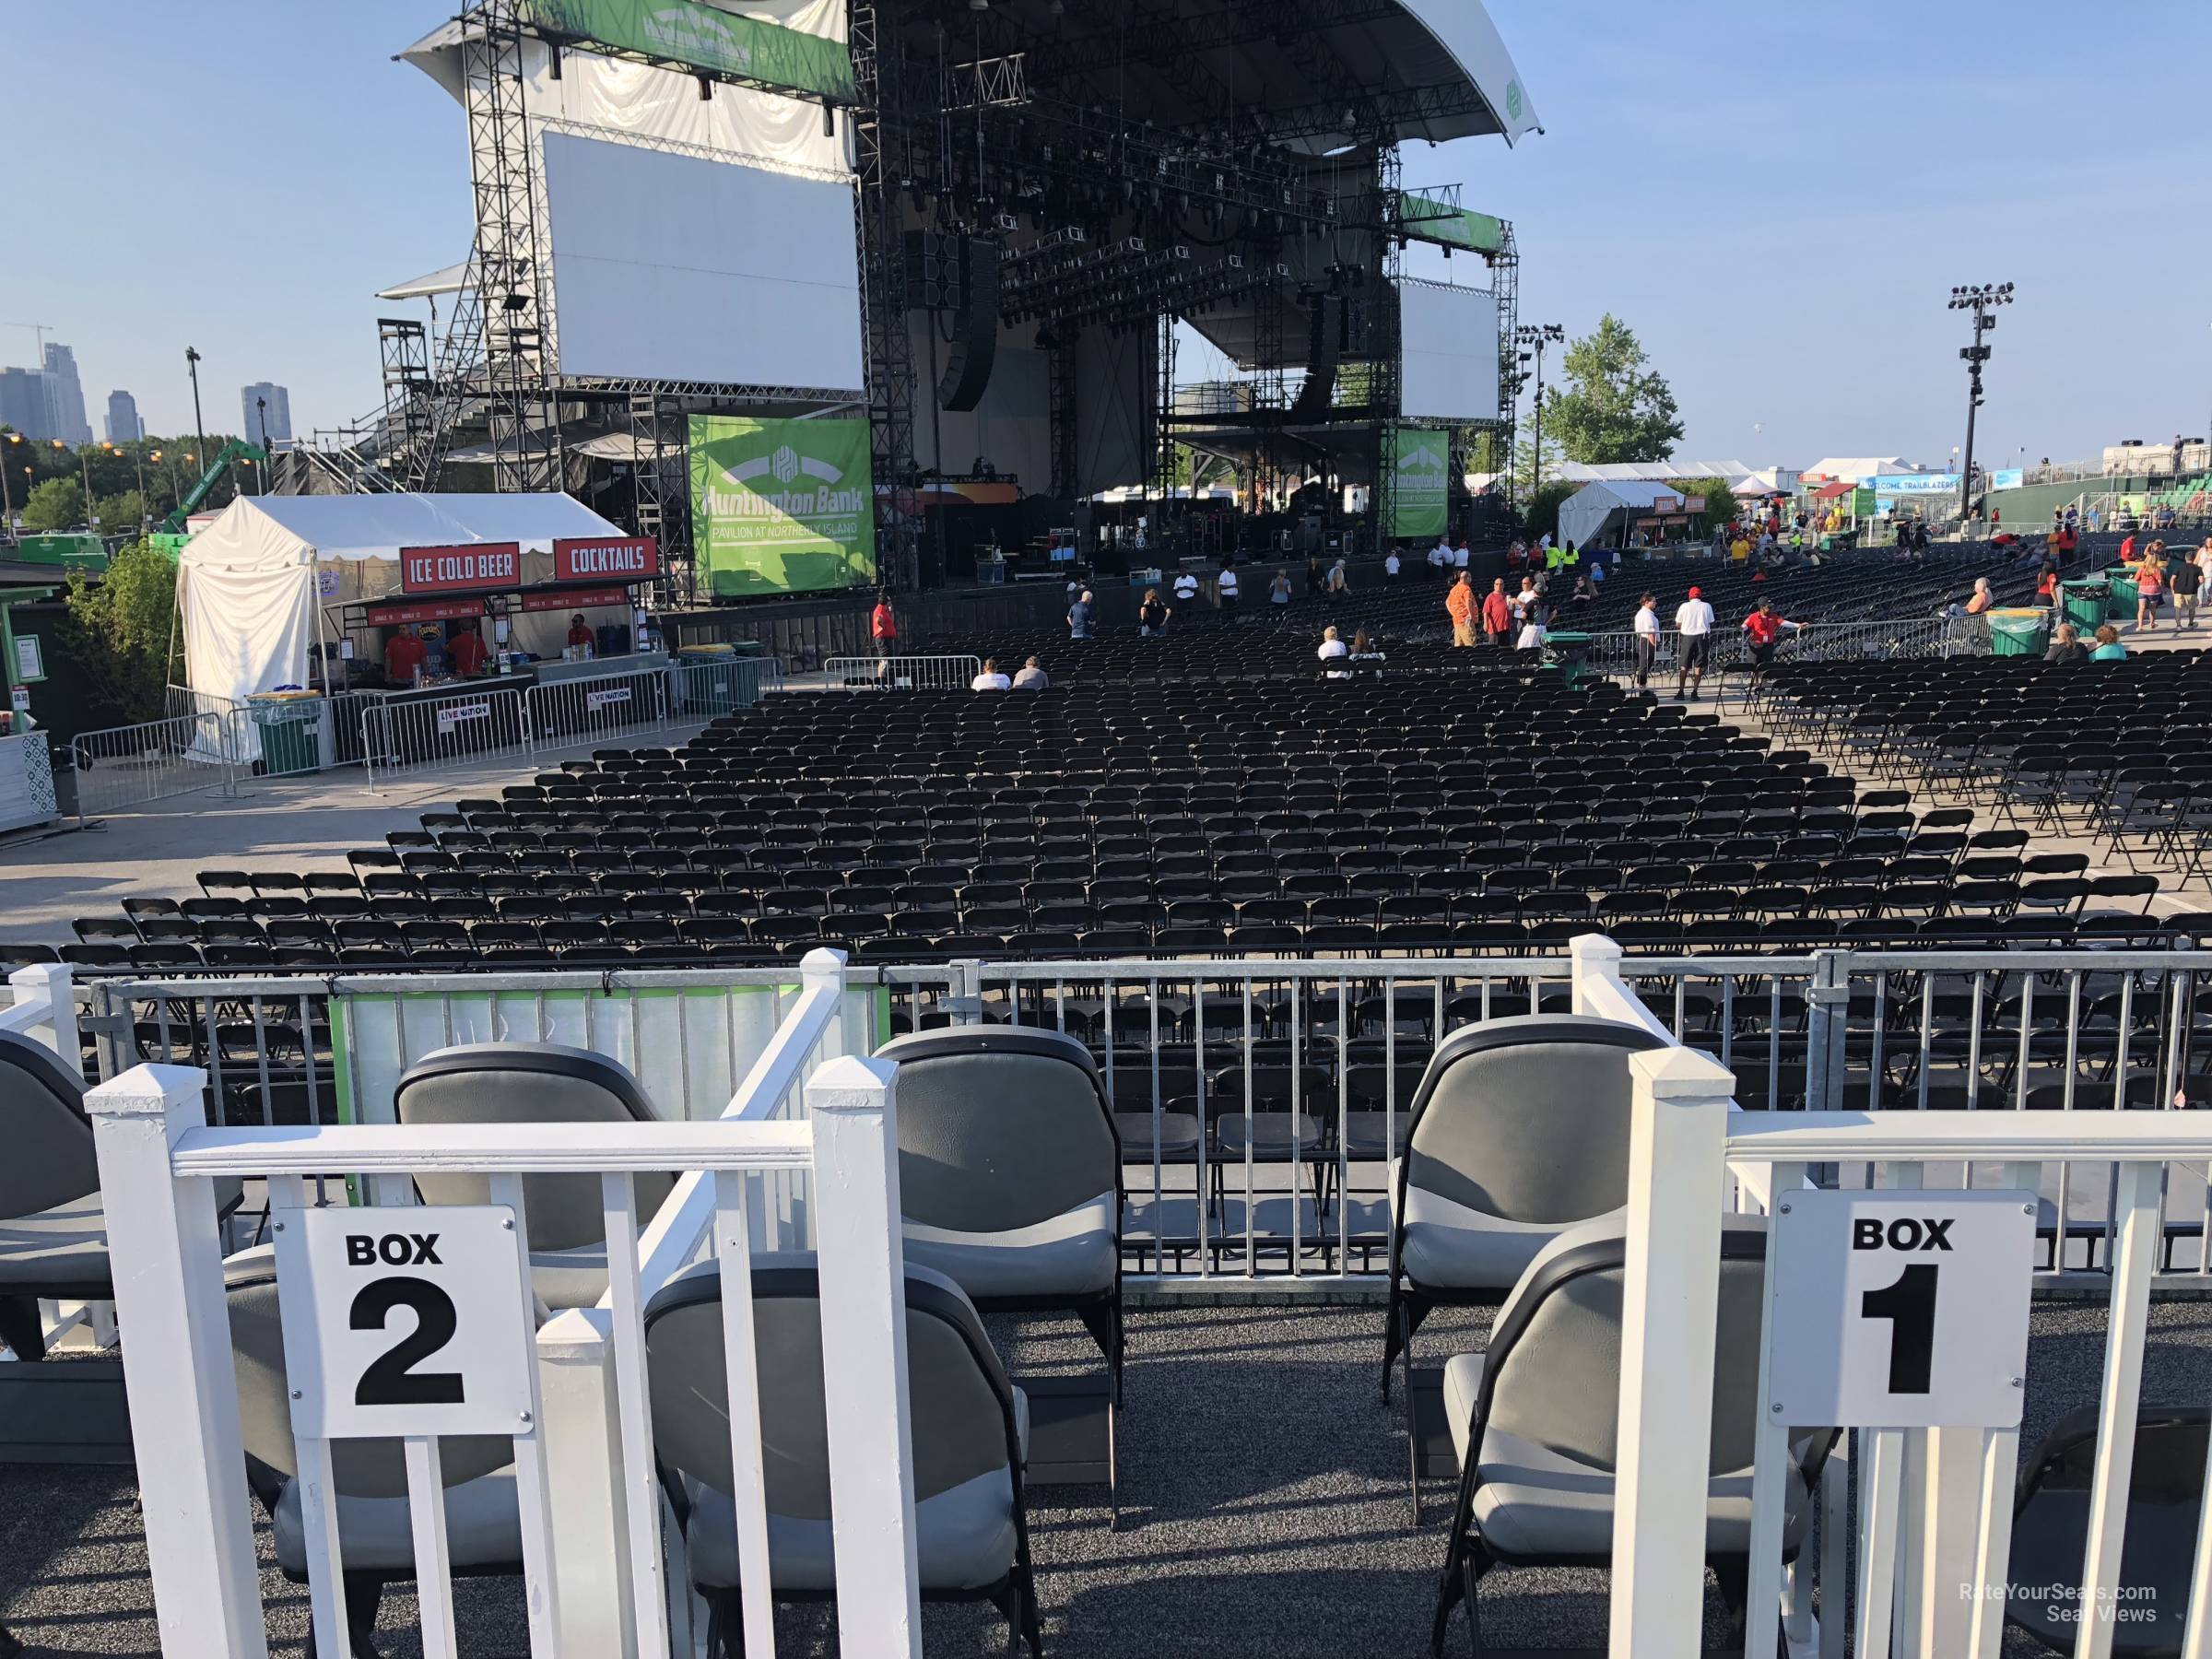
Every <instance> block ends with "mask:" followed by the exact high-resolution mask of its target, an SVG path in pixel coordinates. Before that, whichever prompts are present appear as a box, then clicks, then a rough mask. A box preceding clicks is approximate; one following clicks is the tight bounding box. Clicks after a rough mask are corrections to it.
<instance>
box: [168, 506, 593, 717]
mask: <svg viewBox="0 0 2212 1659" xmlns="http://www.w3.org/2000/svg"><path fill="white" fill-rule="evenodd" d="M622 534H623V532H622V530H621V529H620V528H619V527H618V526H617V525H614V524H608V523H607V521H606V520H605V519H603V518H601V517H600V516H599V515H598V514H597V513H595V512H593V511H592V510H591V509H590V508H588V507H586V506H584V505H583V504H582V502H581V501H578V500H574V499H573V498H571V497H569V496H565V495H346V496H241V497H239V498H238V499H237V500H234V501H232V502H231V503H230V505H229V507H227V508H225V509H224V510H223V511H222V512H221V513H219V514H218V515H217V517H216V520H215V522H214V523H213V524H209V525H208V526H207V527H206V529H205V530H203V531H201V532H200V533H199V534H198V535H195V536H194V537H193V538H192V539H191V540H190V541H189V542H187V543H185V544H184V550H183V553H182V555H181V556H180V558H179V559H178V560H177V612H178V617H179V618H180V620H181V622H182V627H183V630H184V668H185V677H186V678H187V680H188V681H189V683H190V684H191V686H192V688H193V689H194V690H195V691H206V692H210V693H213V694H215V695H217V696H219V697H233V698H239V697H246V696H249V695H251V694H252V693H253V692H256V691H273V690H275V689H276V688H278V687H279V686H304V685H306V684H307V683H308V663H309V659H310V657H311V655H312V651H313V647H314V644H315V642H316V641H317V640H318V639H335V638H336V637H337V635H338V633H339V631H340V626H339V613H341V612H342V611H343V610H344V608H345V607H346V606H349V605H360V604H363V603H366V602H369V601H371V600H377V599H386V598H397V597H398V596H399V595H400V593H401V586H400V571H399V550H400V549H401V548H402V547H455V546H462V545H465V544H468V543H472V542H516V543H519V544H521V547H522V553H523V558H522V579H521V581H520V582H517V583H516V584H515V585H517V586H522V587H532V586H536V585H538V584H540V583H543V582H548V581H550V580H551V577H552V562H553V543H554V540H555V538H557V537H587V536H620V535H622ZM512 621H513V626H514V629H515V637H516V640H517V642H518V643H519V644H520V645H521V646H522V647H523V648H524V650H535V651H537V652H539V653H540V654H547V648H548V647H549V648H550V651H551V652H553V653H558V652H559V648H560V640H561V638H562V635H563V633H564V631H565V629H566V627H567V618H566V616H565V614H563V613H559V612H553V611H544V612H537V613H534V614H529V615H522V616H517V617H515V618H512ZM534 635H538V636H542V637H533V636H534Z"/></svg>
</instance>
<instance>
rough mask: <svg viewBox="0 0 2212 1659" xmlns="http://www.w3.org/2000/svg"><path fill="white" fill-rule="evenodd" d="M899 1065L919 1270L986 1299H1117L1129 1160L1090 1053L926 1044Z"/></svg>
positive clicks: (991, 1036)
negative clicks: (1124, 1163) (1113, 1295)
mask: <svg viewBox="0 0 2212 1659" xmlns="http://www.w3.org/2000/svg"><path fill="white" fill-rule="evenodd" d="M877 1059H880V1060H892V1061H896V1062H897V1063H898V1065H899V1081H898V1097H897V1098H898V1103H899V1106H898V1117H899V1194H900V1205H901V1206H902V1208H903V1209H904V1212H905V1218H906V1227H905V1232H906V1254H907V1260H908V1261H909V1262H910V1263H919V1264H921V1265H925V1266H929V1267H934V1268H935V1269H937V1270H938V1271H939V1272H941V1273H944V1274H945V1275H947V1277H950V1278H951V1279H952V1280H953V1281H954V1282H955V1283H957V1284H959V1286H960V1288H962V1289H964V1290H965V1291H967V1292H968V1294H969V1295H971V1296H973V1297H978V1298H982V1299H984V1300H992V1299H1011V1298H1026V1297H1049V1296H1084V1295H1092V1294H1104V1293H1108V1292H1111V1291H1112V1289H1113V1288H1114V1287H1115V1284H1116V1282H1117V1279H1116V1275H1117V1270H1118V1267H1119V1264H1120V1243H1119V1225H1120V1208H1121V1191H1120V1182H1121V1147H1120V1143H1119V1138H1118V1136H1117V1135H1116V1133H1115V1129H1114V1124H1113V1117H1112V1112H1111V1111H1110V1110H1109V1109H1108V1106H1107V1101H1106V1094H1105V1090H1104V1088H1103V1087H1102V1085H1101V1083H1100V1077H1099V1073H1098V1069H1097V1067H1096V1066H1095V1065H1093V1063H1092V1061H1091V1057H1090V1052H1089V1050H1088V1049H1086V1048H1085V1047H1084V1046H1083V1045H1082V1044H1081V1043H1080V1042H1077V1041H1076V1040H1075V1039H1074V1038H1072V1037H1068V1036H1065V1035H1064V1034H1062V1033H1060V1032H1058V1031H1046V1030H1029V1029H1025V1028H1019V1027H1015V1028H1007V1027H995V1028H983V1029H961V1030H935V1031H923V1032H917V1033H915V1034H913V1035H912V1036H907V1037H900V1038H897V1039H894V1040H893V1041H890V1042H888V1043H886V1044H885V1045H884V1046H883V1047H882V1048H881V1049H879V1050H877Z"/></svg>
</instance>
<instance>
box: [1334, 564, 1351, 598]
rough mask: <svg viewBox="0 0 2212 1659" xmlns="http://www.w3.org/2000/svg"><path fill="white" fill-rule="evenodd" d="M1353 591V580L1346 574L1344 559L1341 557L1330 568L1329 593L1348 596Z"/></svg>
mask: <svg viewBox="0 0 2212 1659" xmlns="http://www.w3.org/2000/svg"><path fill="white" fill-rule="evenodd" d="M1351 591H1352V583H1351V578H1350V577H1348V576H1347V575H1346V574H1345V570H1344V559H1343V558H1342V557H1341V556H1339V557H1338V559H1337V560H1336V562H1335V564H1333V565H1331V566H1330V567H1329V592H1330V593H1331V594H1348V593H1350V592H1351Z"/></svg>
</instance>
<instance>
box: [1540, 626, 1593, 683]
mask: <svg viewBox="0 0 2212 1659" xmlns="http://www.w3.org/2000/svg"><path fill="white" fill-rule="evenodd" d="M1544 644H1545V646H1546V648H1547V650H1548V651H1549V652H1550V653H1551V657H1552V660H1553V663H1554V664H1555V665H1557V667H1558V668H1559V683H1560V684H1561V685H1564V686H1567V687H1569V688H1573V687H1576V686H1579V685H1581V684H1582V683H1583V678H1584V677H1586V676H1587V675H1589V673H1590V672H1591V668H1590V636H1589V635H1588V634H1586V633H1567V632H1559V631H1547V632H1546V634H1545V636H1544Z"/></svg>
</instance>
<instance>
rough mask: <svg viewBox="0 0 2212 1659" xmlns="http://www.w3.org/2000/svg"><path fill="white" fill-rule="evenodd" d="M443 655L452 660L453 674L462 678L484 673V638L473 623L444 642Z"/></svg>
mask: <svg viewBox="0 0 2212 1659" xmlns="http://www.w3.org/2000/svg"><path fill="white" fill-rule="evenodd" d="M445 654H446V655H447V656H449V657H451V658H452V659H453V672H454V673H455V674H458V675H460V676H462V677H464V678H465V677H468V676H469V675H472V674H481V673H482V672H483V671H484V636H483V635H482V634H480V633H478V632H477V627H476V624H475V623H473V622H472V623H470V624H469V625H468V626H467V627H466V628H464V629H462V630H461V631H460V632H459V633H457V634H455V635H454V636H453V638H452V639H450V640H448V641H446V642H445Z"/></svg>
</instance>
